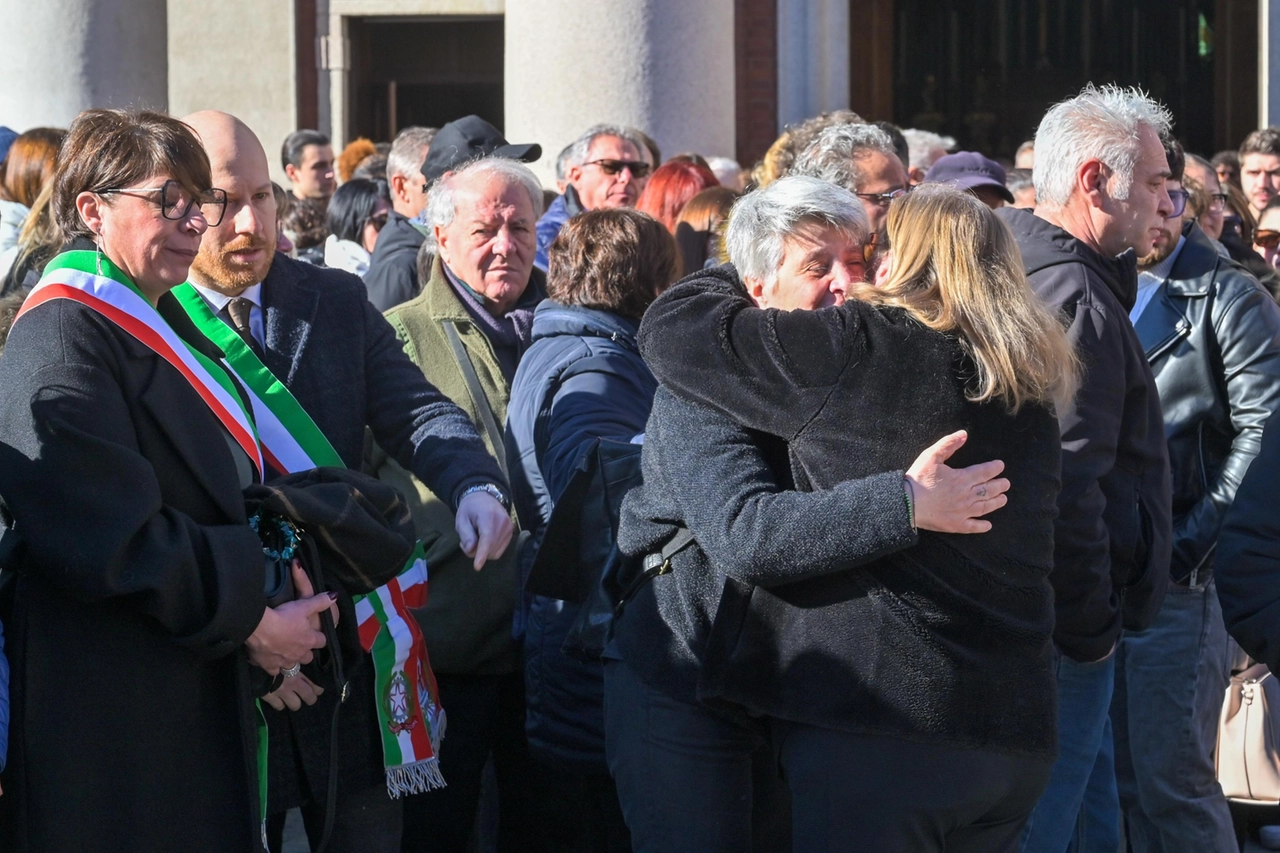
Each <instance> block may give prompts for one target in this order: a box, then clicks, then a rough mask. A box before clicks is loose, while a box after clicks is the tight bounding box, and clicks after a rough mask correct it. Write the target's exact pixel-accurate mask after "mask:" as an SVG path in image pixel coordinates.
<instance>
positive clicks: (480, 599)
mask: <svg viewBox="0 0 1280 853" xmlns="http://www.w3.org/2000/svg"><path fill="white" fill-rule="evenodd" d="M495 132H496V131H495ZM442 134H443V131H442ZM439 145H440V138H439V137H437V139H436V142H435V146H436V147H437V148H438V146H439ZM498 150H504V149H498ZM435 159H436V148H433V153H432V155H431V157H430V158H429V161H434V160H435ZM467 159H468V158H466V157H462V158H461V161H460V162H458V163H449V164H448V167H449V168H447V169H446V170H445V172H444V173H443V176H442V177H440V178H439V180H438V181H437V182H436V183H434V184H432V186H431V192H430V194H429V197H428V200H427V210H426V218H427V227H428V228H430V229H431V236H430V237H429V238H428V240H429V241H431V242H432V244H433V246H434V249H435V257H434V260H433V261H432V264H431V271H430V274H429V275H428V276H427V277H426V281H424V282H423V285H422V292H421V293H420V294H418V296H416V297H415V298H413V299H411V300H410V301H408V302H406V303H404V304H402V305H399V306H397V307H396V308H394V309H392V310H391V311H389V312H387V315H386V316H387V320H388V321H390V323H391V327H392V328H393V329H394V330H395V333H396V336H397V337H398V338H399V339H400V341H401V342H402V343H403V344H404V348H405V351H406V352H408V353H409V357H410V358H411V359H412V360H413V363H414V364H416V365H417V366H418V368H419V369H420V370H421V371H422V372H423V374H424V375H425V376H426V377H427V379H428V381H430V382H431V383H432V384H433V385H435V387H437V388H439V389H440V390H441V391H442V392H444V393H445V394H447V395H448V396H449V397H450V399H453V400H456V401H457V402H458V404H459V405H460V406H461V407H462V408H463V410H464V411H466V413H467V414H468V415H470V416H471V419H472V421H473V422H474V423H475V425H476V427H477V428H478V429H479V431H480V434H481V436H482V438H483V439H484V441H485V445H486V448H487V449H488V451H489V453H490V454H491V455H492V456H493V457H494V459H495V460H504V461H505V458H506V454H505V443H504V438H503V434H502V429H503V426H504V424H505V423H506V420H507V401H508V399H509V398H510V395H511V380H512V379H513V378H514V376H515V372H516V367H517V365H518V364H519V361H520V358H521V357H522V356H523V355H524V353H525V351H526V350H527V349H528V347H529V344H530V343H531V337H532V335H531V332H532V326H533V311H534V308H535V307H536V306H537V304H538V303H539V302H540V301H541V300H542V298H543V295H544V293H545V289H546V280H545V278H544V276H543V274H542V271H541V270H537V269H534V266H533V254H534V247H535V240H534V227H535V225H536V223H537V221H538V214H539V213H541V211H542V186H541V184H539V183H538V179H537V178H536V177H535V176H534V174H533V172H531V171H529V168H528V167H527V166H524V165H523V164H521V163H519V162H516V161H515V160H512V159H507V158H506V157H505V156H502V155H501V154H498V153H494V154H491V155H490V156H486V157H482V158H481V159H478V160H473V161H471V162H470V163H468V162H467ZM428 165H429V166H430V165H431V162H429V163H428ZM455 167H456V168H457V170H456V171H454V168H455ZM374 455H375V458H374V460H373V465H374V466H375V467H376V468H377V471H378V476H379V477H380V478H381V479H382V480H384V481H385V482H388V483H391V484H392V485H394V486H396V487H397V488H398V489H399V490H400V491H401V492H402V493H403V494H404V495H405V496H406V498H407V499H408V502H409V508H410V510H411V511H412V512H413V517H414V522H415V524H416V526H417V530H418V536H419V537H420V538H421V539H422V541H423V542H424V543H428V551H427V563H428V564H429V565H430V566H431V596H430V598H429V600H428V602H427V606H426V607H425V608H424V609H423V610H422V611H421V618H420V620H419V621H420V622H421V625H422V633H423V637H424V638H425V639H426V642H427V647H428V648H429V649H430V650H431V665H432V667H433V668H434V670H435V672H436V676H437V681H438V683H439V687H440V702H441V704H442V705H447V706H448V709H449V710H448V714H449V732H448V736H447V737H446V738H445V739H444V745H443V746H442V748H441V750H440V770H441V773H443V774H444V776H445V777H446V778H447V779H448V780H449V785H448V787H447V788H443V789H440V790H436V791H430V792H428V793H425V794H420V795H415V796H412V797H408V798H407V799H406V800H405V806H404V843H403V846H402V848H401V849H402V851H403V853H414V852H415V851H425V850H431V851H454V850H456V851H462V850H465V849H467V843H468V839H469V838H470V835H471V830H472V827H473V826H474V824H475V815H476V807H477V804H478V802H479V797H480V780H481V776H482V774H483V771H484V767H485V764H486V763H487V761H488V760H489V758H490V756H491V755H492V757H493V761H494V765H495V768H496V770H497V776H498V798H499V803H500V809H501V811H500V814H501V818H500V820H501V823H502V834H503V837H510V838H525V839H527V838H530V837H535V836H533V835H531V833H534V832H536V826H534V825H532V824H530V823H529V822H528V821H529V820H530V819H531V818H532V815H533V809H532V808H531V805H530V797H531V796H533V795H534V794H536V793H537V791H535V790H534V789H532V788H531V786H530V785H529V782H528V779H529V778H530V773H531V772H532V769H531V765H530V758H529V750H528V745H527V743H526V741H525V735H524V682H523V670H522V668H521V664H520V657H519V646H518V644H517V642H516V641H515V640H514V639H513V638H512V623H513V619H514V610H515V602H516V590H517V589H518V584H517V581H516V558H517V550H518V549H516V548H509V549H507V551H506V552H505V553H504V554H502V556H500V557H499V558H498V559H496V560H494V561H492V562H491V563H490V564H488V565H486V566H485V567H484V570H483V571H479V572H477V571H473V570H472V569H473V565H472V560H471V559H470V558H469V557H467V556H466V554H464V553H463V552H462V550H461V549H460V548H459V545H458V539H457V537H456V536H454V535H453V534H452V532H451V529H452V522H451V521H450V520H449V519H450V517H451V516H452V509H451V507H450V505H449V504H448V503H447V502H446V501H442V500H441V496H438V495H436V494H434V493H433V492H432V491H431V490H430V489H428V488H427V485H426V484H424V483H423V482H422V481H421V480H420V479H419V478H418V477H417V476H416V475H414V474H411V473H410V472H409V471H407V470H406V469H405V468H403V467H402V466H401V465H400V464H398V463H397V462H396V461H393V460H390V459H385V458H379V457H378V454H377V453H375V454H374Z"/></svg>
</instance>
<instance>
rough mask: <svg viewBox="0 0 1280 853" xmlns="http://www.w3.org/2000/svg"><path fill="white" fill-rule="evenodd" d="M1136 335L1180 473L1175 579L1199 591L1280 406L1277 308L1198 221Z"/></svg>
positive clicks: (1177, 475)
mask: <svg viewBox="0 0 1280 853" xmlns="http://www.w3.org/2000/svg"><path fill="white" fill-rule="evenodd" d="M1134 328H1135V330H1136V331H1137V333H1138V338H1139V339H1140V340H1141V341H1142V346H1143V349H1145V350H1146V353H1147V360H1148V361H1149V362H1150V363H1151V371H1152V373H1154V374H1155V379H1156V387H1157V388H1158V389H1159V391H1160V405H1161V408H1162V409H1163V411H1164V431H1165V437H1166V439H1167V441H1168V444H1169V462H1170V465H1171V467H1172V470H1173V519H1174V522H1173V559H1172V564H1171V566H1170V577H1171V578H1172V579H1173V580H1174V581H1175V582H1177V583H1182V584H1186V583H1187V582H1189V581H1191V580H1192V579H1193V578H1194V580H1195V582H1197V583H1201V582H1203V581H1204V580H1205V579H1206V577H1207V575H1208V573H1209V571H1210V569H1211V558H1212V556H1213V549H1214V545H1215V544H1216V543H1217V539H1218V530H1219V529H1220V528H1221V527H1222V520H1223V518H1224V517H1225V515H1226V512H1227V508H1228V507H1230V506H1231V502H1232V501H1233V500H1234V499H1235V496H1236V489H1237V488H1238V487H1239V486H1240V481H1241V480H1242V479H1243V478H1244V475H1245V472H1246V471H1247V470H1248V469H1249V464H1250V463H1251V462H1252V461H1253V458H1254V456H1256V455H1257V453H1258V448H1259V446H1260V445H1261V443H1262V430H1263V428H1264V427H1266V425H1267V420H1268V419H1269V418H1270V417H1271V413H1272V412H1273V411H1275V410H1276V408H1277V407H1280V308H1277V307H1276V304H1275V302H1274V301H1273V300H1272V299H1271V296H1270V295H1269V294H1268V293H1267V292H1266V291H1265V290H1263V289H1262V286H1261V285H1260V284H1258V282H1257V281H1256V280H1255V279H1254V278H1253V276H1251V275H1249V274H1248V273H1246V272H1244V271H1243V270H1242V269H1240V268H1239V267H1237V266H1236V265H1235V264H1233V263H1231V262H1230V261H1228V260H1226V259H1225V258H1223V257H1222V256H1221V255H1219V254H1218V250H1217V249H1216V248H1215V247H1214V245H1213V243H1212V242H1211V241H1210V240H1209V236H1208V235H1207V234H1205V233H1204V231H1203V230H1201V228H1200V226H1199V225H1196V224H1194V223H1192V225H1191V226H1190V228H1189V230H1188V231H1187V232H1186V242H1184V243H1183V244H1182V249H1181V250H1180V251H1179V252H1178V257H1177V259H1176V260H1175V261H1174V264H1173V269H1172V270H1171V271H1170V273H1169V278H1168V280H1167V281H1166V282H1165V283H1164V285H1163V286H1162V287H1161V288H1160V289H1159V291H1158V292H1157V293H1156V294H1155V296H1153V297H1152V299H1151V302H1150V303H1148V304H1147V307H1146V308H1145V309H1144V310H1143V312H1142V314H1141V316H1139V317H1138V322H1137V323H1136V324H1135V325H1134Z"/></svg>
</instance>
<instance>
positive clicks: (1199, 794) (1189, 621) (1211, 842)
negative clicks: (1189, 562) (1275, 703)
mask: <svg viewBox="0 0 1280 853" xmlns="http://www.w3.org/2000/svg"><path fill="white" fill-rule="evenodd" d="M1227 645H1228V644H1227V629H1226V626H1225V625H1224V624H1223V622H1222V608H1221V606H1220V605H1219V604H1218V594H1217V590H1216V589H1215V588H1214V583H1213V581H1212V580H1210V581H1209V582H1208V583H1207V584H1205V585H1203V586H1200V587H1197V588H1188V587H1183V586H1176V585H1170V587H1169V593H1168V595H1167V596H1165V600H1164V604H1163V605H1162V606H1161V608H1160V613H1159V615H1157V616H1156V621H1155V623H1154V624H1153V625H1152V626H1151V627H1150V628H1148V629H1147V630H1145V631H1139V632H1135V633H1126V634H1125V636H1124V639H1122V640H1121V641H1120V648H1119V649H1118V650H1117V654H1116V693H1115V699H1114V700H1113V701H1112V704H1111V719H1112V723H1113V724H1114V726H1115V737H1116V776H1117V780H1118V782H1119V791H1120V804H1121V806H1122V808H1123V809H1124V817H1125V824H1126V826H1127V827H1128V829H1129V844H1130V849H1131V850H1132V851H1133V853H1177V851H1187V853H1228V851H1229V852H1230V853H1235V851H1236V850H1237V849H1238V847H1237V846H1236V836H1235V831H1234V829H1232V826H1231V813H1230V811H1229V810H1228V809H1227V801H1226V798H1225V797H1223V796H1222V788H1221V787H1220V786H1219V785H1218V781H1217V777H1216V774H1215V772H1214V766H1213V750H1214V746H1215V744H1216V743H1217V735H1218V714H1219V713H1220V712H1221V710H1222V700H1223V696H1224V694H1225V692H1226V689H1227V684H1228V683H1229V681H1230V669H1231V663H1230V661H1229V660H1228V658H1227V654H1228V653H1227ZM1114 849H1115V848H1114V847H1113V848H1112V850H1114Z"/></svg>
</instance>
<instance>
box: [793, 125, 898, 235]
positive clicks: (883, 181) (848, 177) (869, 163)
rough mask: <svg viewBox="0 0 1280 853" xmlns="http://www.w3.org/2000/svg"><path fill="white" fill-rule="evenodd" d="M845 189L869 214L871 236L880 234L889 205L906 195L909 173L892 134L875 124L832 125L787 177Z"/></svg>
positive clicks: (807, 148) (809, 148)
mask: <svg viewBox="0 0 1280 853" xmlns="http://www.w3.org/2000/svg"><path fill="white" fill-rule="evenodd" d="M788 174H791V175H800V176H804V177H810V178H817V179H818V180H821V181H827V182H828V183H832V184H835V185H837V186H841V187H844V188H845V189H847V190H848V191H849V192H851V193H853V194H854V195H856V196H857V197H858V201H860V202H862V209H863V210H865V211H866V212H867V220H868V222H869V223H870V225H871V233H872V234H877V233H879V231H880V229H881V227H882V226H883V225H884V220H885V217H886V216H888V215H889V203H890V202H892V201H893V200H894V199H895V198H897V197H898V196H900V195H902V194H903V193H905V192H906V191H907V186H908V184H907V170H906V167H904V166H903V165H902V161H901V160H899V159H898V154H897V152H896V151H894V149H893V140H892V139H890V138H889V134H887V133H885V132H884V131H883V130H881V129H880V128H878V127H876V126H875V125H873V124H833V125H831V126H830V127H828V128H826V129H825V130H823V131H822V133H820V134H818V138H817V139H815V140H813V142H811V143H809V145H808V146H807V147H806V148H805V149H804V151H801V152H800V155H799V156H798V157H796V162H795V165H794V166H793V167H792V168H791V171H790V172H789V173H788Z"/></svg>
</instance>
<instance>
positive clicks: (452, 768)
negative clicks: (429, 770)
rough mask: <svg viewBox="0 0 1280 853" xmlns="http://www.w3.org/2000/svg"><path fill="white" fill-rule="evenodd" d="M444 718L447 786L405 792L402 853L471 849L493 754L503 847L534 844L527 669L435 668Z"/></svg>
mask: <svg viewBox="0 0 1280 853" xmlns="http://www.w3.org/2000/svg"><path fill="white" fill-rule="evenodd" d="M436 683H437V684H438V685H439V688H440V704H441V706H443V707H444V709H445V714H446V717H447V722H446V728H445V735H444V742H443V743H442V744H441V746H440V772H441V773H442V774H443V775H444V779H445V783H446V786H445V787H444V788H440V789H438V790H435V791H428V792H427V793H425V794H415V795H413V796H411V797H406V798H405V801H404V835H403V839H402V840H401V844H400V850H401V851H402V853H466V851H468V850H469V849H470V848H469V847H468V844H469V841H470V839H471V834H472V830H473V828H474V827H475V823H476V810H477V807H478V805H479V803H480V780H481V777H482V776H483V775H484V767H485V764H486V763H488V761H489V757H490V756H491V755H492V756H493V765H494V770H495V771H496V773H497V777H498V850H499V853H525V852H526V851H532V850H533V848H531V846H530V843H529V842H530V839H534V838H537V837H538V831H537V821H538V815H537V810H536V808H535V797H536V794H537V792H536V791H535V790H534V785H533V783H532V780H533V777H534V767H533V761H532V758H531V757H530V755H529V743H528V741H527V740H526V739H525V735H524V673H522V672H513V673H510V674H508V675H437V676H436Z"/></svg>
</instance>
